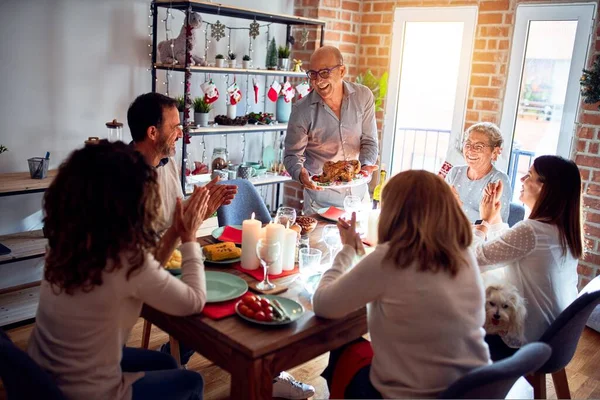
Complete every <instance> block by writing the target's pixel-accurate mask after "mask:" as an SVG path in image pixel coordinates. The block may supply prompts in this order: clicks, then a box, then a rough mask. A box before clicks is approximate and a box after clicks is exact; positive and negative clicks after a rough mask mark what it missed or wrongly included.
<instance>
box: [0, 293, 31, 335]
mask: <svg viewBox="0 0 600 400" xmlns="http://www.w3.org/2000/svg"><path fill="white" fill-rule="evenodd" d="M39 300H40V287H39V286H35V287H30V288H26V289H21V290H16V291H12V292H9V293H4V294H1V295H0V326H2V327H4V328H5V329H6V326H7V325H14V324H24V323H30V322H32V321H33V319H34V318H35V313H36V311H37V306H38V303H39Z"/></svg>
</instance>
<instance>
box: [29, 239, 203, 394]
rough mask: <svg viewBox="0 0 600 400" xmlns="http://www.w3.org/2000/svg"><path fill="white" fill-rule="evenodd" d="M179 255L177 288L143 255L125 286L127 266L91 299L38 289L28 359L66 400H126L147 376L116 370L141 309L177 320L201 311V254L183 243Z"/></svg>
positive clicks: (85, 295)
mask: <svg viewBox="0 0 600 400" xmlns="http://www.w3.org/2000/svg"><path fill="white" fill-rule="evenodd" d="M181 252H182V255H183V263H182V264H183V276H182V278H181V280H179V279H177V278H175V277H173V276H172V275H171V274H170V273H169V272H167V271H166V270H164V269H163V268H162V267H160V266H159V264H158V262H157V261H156V260H155V259H154V257H152V256H151V255H148V256H147V259H146V262H145V264H144V265H143V267H142V268H141V269H138V270H137V271H136V272H135V273H134V274H133V275H132V276H130V277H129V280H127V279H126V274H127V270H128V269H129V266H128V265H127V264H125V265H124V266H123V267H121V268H120V269H119V270H117V271H115V272H111V273H104V274H103V281H104V282H103V284H102V285H101V286H96V287H94V289H93V290H92V291H91V292H88V293H84V292H82V291H80V290H77V291H76V292H75V293H74V294H73V295H72V296H70V295H67V294H66V293H65V292H62V293H60V294H58V295H57V294H56V293H55V292H53V290H52V287H51V286H50V284H49V283H48V282H47V281H43V282H42V286H41V291H40V302H39V306H38V310H37V315H36V324H35V328H34V330H33V333H32V335H31V338H30V340H29V346H28V353H29V355H30V356H31V357H32V358H33V359H34V360H35V361H36V362H37V363H38V364H39V365H40V366H41V367H42V368H44V369H45V370H47V371H48V372H50V374H51V375H52V376H53V377H54V379H55V381H56V382H57V384H58V386H59V388H60V389H61V390H62V391H63V393H64V394H65V396H66V397H67V398H68V399H85V400H95V399H98V400H101V399H102V400H104V399H131V394H132V393H131V385H132V383H133V382H134V381H136V380H137V379H139V378H141V377H143V376H144V373H143V372H141V373H123V372H122V371H121V366H120V362H121V357H122V348H123V346H124V345H125V343H126V342H127V338H128V336H129V334H130V332H131V329H132V328H133V325H134V324H135V323H136V322H137V319H138V317H139V315H140V311H141V308H142V303H146V304H148V305H150V306H152V307H154V308H156V309H158V310H160V311H162V312H165V313H168V314H171V315H178V316H185V315H191V314H196V313H199V312H200V311H202V308H203V307H204V304H205V302H206V281H205V277H204V264H203V258H202V252H201V250H200V246H199V245H198V243H185V244H183V245H182V246H181Z"/></svg>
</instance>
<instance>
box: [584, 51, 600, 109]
mask: <svg viewBox="0 0 600 400" xmlns="http://www.w3.org/2000/svg"><path fill="white" fill-rule="evenodd" d="M579 84H580V85H581V95H582V96H583V101H584V102H585V103H587V104H596V103H598V102H600V56H598V57H596V61H594V64H593V65H592V68H591V69H589V70H587V69H584V70H583V75H582V76H581V79H580V81H579ZM598 109H599V110H600V105H599V106H598Z"/></svg>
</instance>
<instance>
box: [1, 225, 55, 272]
mask: <svg viewBox="0 0 600 400" xmlns="http://www.w3.org/2000/svg"><path fill="white" fill-rule="evenodd" d="M0 243H2V244H3V245H5V246H6V247H8V248H9V249H11V252H10V253H9V254H5V255H1V256H0V265H2V264H8V263H12V262H17V261H23V260H29V259H32V258H39V257H43V256H44V254H46V244H47V243H48V241H47V240H46V238H44V236H43V234H42V231H41V230H37V231H29V232H19V233H13V234H11V235H4V236H0Z"/></svg>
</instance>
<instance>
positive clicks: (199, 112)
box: [194, 97, 212, 126]
mask: <svg viewBox="0 0 600 400" xmlns="http://www.w3.org/2000/svg"><path fill="white" fill-rule="evenodd" d="M210 110H212V105H211V104H209V103H207V102H206V100H204V97H196V98H195V99H194V122H196V124H197V125H198V126H208V113H209V112H210Z"/></svg>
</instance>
